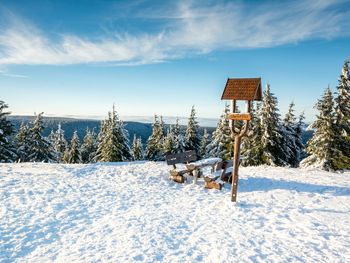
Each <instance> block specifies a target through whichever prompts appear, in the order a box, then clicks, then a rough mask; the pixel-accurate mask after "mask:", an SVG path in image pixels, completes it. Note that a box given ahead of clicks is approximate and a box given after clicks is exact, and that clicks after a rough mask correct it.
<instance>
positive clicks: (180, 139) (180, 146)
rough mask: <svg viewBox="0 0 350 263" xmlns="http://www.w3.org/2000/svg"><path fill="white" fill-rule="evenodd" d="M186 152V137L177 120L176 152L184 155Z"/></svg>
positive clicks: (175, 130)
mask: <svg viewBox="0 0 350 263" xmlns="http://www.w3.org/2000/svg"><path fill="white" fill-rule="evenodd" d="M184 151H186V141H185V136H184V134H183V133H182V131H181V127H180V124H179V118H176V124H175V127H174V152H175V153H182V152H184Z"/></svg>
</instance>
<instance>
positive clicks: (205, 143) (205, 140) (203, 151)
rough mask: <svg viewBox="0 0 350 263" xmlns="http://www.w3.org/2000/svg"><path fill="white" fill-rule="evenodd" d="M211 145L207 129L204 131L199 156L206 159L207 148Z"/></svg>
mask: <svg viewBox="0 0 350 263" xmlns="http://www.w3.org/2000/svg"><path fill="white" fill-rule="evenodd" d="M209 143H210V135H209V133H208V131H207V129H204V132H203V136H202V140H201V143H200V147H199V156H200V157H201V158H205V155H206V149H207V146H208V145H209Z"/></svg>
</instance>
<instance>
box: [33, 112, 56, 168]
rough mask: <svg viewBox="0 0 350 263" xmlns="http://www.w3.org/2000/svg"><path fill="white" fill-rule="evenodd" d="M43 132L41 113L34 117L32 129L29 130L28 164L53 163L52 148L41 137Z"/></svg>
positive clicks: (46, 140) (49, 143) (48, 142)
mask: <svg viewBox="0 0 350 263" xmlns="http://www.w3.org/2000/svg"><path fill="white" fill-rule="evenodd" d="M43 130H44V124H43V113H39V114H38V115H35V119H34V122H33V123H32V127H31V128H30V130H29V138H30V144H29V147H28V148H29V153H28V160H29V161H30V162H54V161H55V156H54V155H53V147H52V144H51V142H50V141H49V140H48V139H47V138H45V137H44V136H43V135H42V132H43Z"/></svg>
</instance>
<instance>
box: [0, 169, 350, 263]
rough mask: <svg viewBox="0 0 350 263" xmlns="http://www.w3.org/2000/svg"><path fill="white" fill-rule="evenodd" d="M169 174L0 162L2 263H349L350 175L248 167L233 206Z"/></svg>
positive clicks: (223, 196)
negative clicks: (75, 262)
mask: <svg viewBox="0 0 350 263" xmlns="http://www.w3.org/2000/svg"><path fill="white" fill-rule="evenodd" d="M168 171H169V168H168V167H167V166H166V165H165V164H163V163H154V162H147V163H130V164H108V163H107V164H92V165H58V164H40V163H38V164H1V165H0V200H1V203H0V262H13V261H15V262H47V261H58V262H72V261H81V262H96V261H97V262H99V261H102V262H137V261H141V262H156V261H159V262H200V261H204V262H295V261H298V262H350V172H346V173H342V174H340V173H339V174H336V173H328V172H323V171H318V170H309V171H308V170H300V169H288V168H273V167H264V166H263V167H249V168H242V169H241V170H240V174H241V175H240V181H239V195H238V200H239V201H238V203H237V204H233V203H231V202H230V186H229V185H226V186H225V188H224V189H223V190H222V191H217V190H206V189H204V188H203V182H201V181H198V185H193V184H191V183H187V184H183V185H181V184H176V183H173V182H171V181H169V180H168V179H167V178H168Z"/></svg>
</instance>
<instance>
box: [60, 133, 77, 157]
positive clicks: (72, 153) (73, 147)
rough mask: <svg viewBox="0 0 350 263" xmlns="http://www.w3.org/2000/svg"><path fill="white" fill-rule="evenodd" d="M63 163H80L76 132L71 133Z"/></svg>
mask: <svg viewBox="0 0 350 263" xmlns="http://www.w3.org/2000/svg"><path fill="white" fill-rule="evenodd" d="M63 161H64V162H65V163H81V153H80V142H79V137H78V133H77V131H76V130H75V131H74V133H73V136H72V139H71V142H70V147H69V148H67V149H66V150H65V152H64V155H63Z"/></svg>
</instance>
